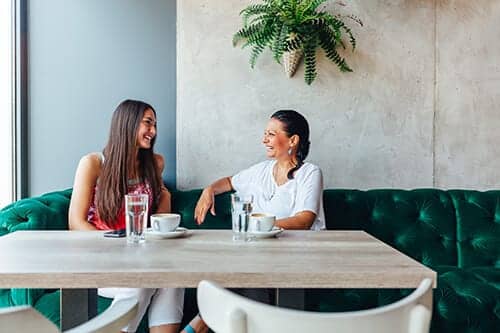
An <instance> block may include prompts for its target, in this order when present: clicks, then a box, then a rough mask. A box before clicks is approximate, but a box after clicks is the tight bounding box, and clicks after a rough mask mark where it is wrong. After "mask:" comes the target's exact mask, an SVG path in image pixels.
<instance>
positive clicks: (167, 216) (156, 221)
mask: <svg viewBox="0 0 500 333" xmlns="http://www.w3.org/2000/svg"><path fill="white" fill-rule="evenodd" d="M180 222H181V216H180V215H179V214H172V213H162V214H153V215H151V228H153V231H155V232H162V233H165V232H172V231H174V230H175V229H177V227H178V226H179V223H180Z"/></svg>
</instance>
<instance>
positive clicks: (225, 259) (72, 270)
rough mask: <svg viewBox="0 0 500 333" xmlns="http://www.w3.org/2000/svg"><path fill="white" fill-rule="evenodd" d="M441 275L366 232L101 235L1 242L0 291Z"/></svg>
mask: <svg viewBox="0 0 500 333" xmlns="http://www.w3.org/2000/svg"><path fill="white" fill-rule="evenodd" d="M426 277H427V278H431V279H433V281H434V284H435V283H436V273H435V272H434V271H432V270H431V269H429V268H427V267H425V266H423V265H422V264H420V263H418V262H417V261H415V260H413V259H411V258H409V257H407V256H406V255H404V254H402V253H400V252H398V251H397V250H395V249H393V248H391V247H390V246H388V245H386V244H384V243H382V242H381V241H379V240H377V239H376V238H374V237H372V236H370V235H369V234H367V233H365V232H363V231H319V232H314V231H288V230H286V231H284V232H283V233H282V234H281V235H280V236H279V237H278V238H270V239H259V240H257V241H254V242H234V241H233V240H232V234H231V231H230V230H192V231H190V234H189V236H187V237H184V238H177V239H165V240H157V239H151V238H148V239H147V240H146V242H145V243H144V244H138V245H128V244H127V243H126V240H125V238H119V239H114V238H105V237H103V233H102V232H84V231H82V232H80V231H18V232H14V233H11V234H8V235H5V236H3V237H0V288H26V287H30V288H101V287H151V288H159V287H196V286H197V284H198V282H199V281H200V280H203V279H209V280H213V281H216V282H218V283H219V284H221V285H222V286H225V287H248V288H257V287H260V288H415V287H416V286H418V284H419V283H420V281H421V280H422V279H423V278H426Z"/></svg>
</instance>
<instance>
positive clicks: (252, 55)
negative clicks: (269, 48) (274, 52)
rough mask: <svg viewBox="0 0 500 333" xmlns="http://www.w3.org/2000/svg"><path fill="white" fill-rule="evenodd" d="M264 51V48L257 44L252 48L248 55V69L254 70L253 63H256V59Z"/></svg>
mask: <svg viewBox="0 0 500 333" xmlns="http://www.w3.org/2000/svg"><path fill="white" fill-rule="evenodd" d="M262 51H264V46H263V45H261V44H257V45H255V46H254V47H253V49H252V52H251V53H250V67H251V68H254V67H255V63H256V62H257V58H258V57H259V55H260V54H261V53H262Z"/></svg>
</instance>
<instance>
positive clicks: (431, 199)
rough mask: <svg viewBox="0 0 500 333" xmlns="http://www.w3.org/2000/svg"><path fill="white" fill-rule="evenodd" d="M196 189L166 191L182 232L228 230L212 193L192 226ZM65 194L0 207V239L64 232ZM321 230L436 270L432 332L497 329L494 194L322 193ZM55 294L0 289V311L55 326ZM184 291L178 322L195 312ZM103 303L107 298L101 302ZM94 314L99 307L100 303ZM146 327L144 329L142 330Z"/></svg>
mask: <svg viewBox="0 0 500 333" xmlns="http://www.w3.org/2000/svg"><path fill="white" fill-rule="evenodd" d="M200 194H201V190H192V191H172V210H173V211H174V212H179V213H180V214H181V216H182V221H181V223H182V225H183V226H184V227H187V228H190V229H195V228H206V229H230V228H231V209H230V196H229V194H223V195H219V196H216V198H215V200H216V213H217V216H216V217H212V216H211V215H210V214H208V215H207V218H206V221H205V223H203V224H202V225H201V226H198V225H196V223H195V222H194V217H193V213H194V207H195V205H196V202H197V200H198V198H199V196H200ZM70 197H71V190H66V191H61V192H53V193H48V194H46V195H43V196H41V197H36V198H30V199H24V200H20V201H18V202H15V203H13V204H11V205H9V206H7V207H5V208H3V209H2V210H0V236H1V235H3V234H6V233H9V232H12V231H15V230H25V229H67V212H68V207H69V200H70ZM323 197H324V207H325V215H326V225H327V228H328V229H343V230H359V229H361V230H365V231H367V232H369V233H370V234H372V235H373V236H375V237H377V238H379V239H381V240H382V241H384V242H386V243H388V244H389V245H391V246H393V247H395V248H396V249H398V250H400V251H401V252H404V253H406V254H407V255H409V256H411V257H413V258H415V259H416V260H418V261H420V262H422V263H424V264H425V265H428V266H430V267H431V268H433V269H435V270H436V271H437V272H438V287H437V289H435V290H434V309H433V310H434V313H433V319H432V326H431V331H432V332H436V333H437V332H439V333H440V332H450V333H451V332H471V333H472V332H497V331H499V330H498V328H499V327H500V294H499V290H500V191H488V192H477V191H466V190H453V191H442V190H437V189H421V190H411V191H406V190H395V189H390V190H370V191H359V190H340V189H339V190H337V189H335V190H325V192H324V195H323ZM410 292H411V290H406V289H404V290H393V289H385V290H373V289H363V290H359V289H344V290H329V289H313V290H308V291H306V299H305V304H306V307H307V309H309V310H314V311H349V310H360V309H367V308H373V307H377V306H380V305H384V304H389V303H392V302H394V301H396V300H398V299H400V298H402V297H403V296H406V295H407V294H409V293H410ZM58 297H59V293H58V292H54V291H53V290H50V291H48V290H43V289H3V290H2V289H0V307H2V306H10V305H14V304H15V305H19V304H31V305H34V306H35V307H36V308H37V309H38V310H39V311H40V312H42V313H43V314H45V315H46V316H47V317H48V318H50V319H51V320H53V321H54V322H55V323H56V324H57V323H58V321H59V311H58V306H59V302H58ZM194 300H195V297H194V292H193V290H189V291H188V292H187V293H186V302H185V308H186V309H185V314H186V320H187V319H188V318H189V319H190V318H191V317H192V316H193V315H194V314H195V313H196V304H195V302H194ZM108 301H109V300H108ZM102 302H103V299H101V298H100V299H99V308H100V311H101V310H103V309H104V306H106V304H101V303H102ZM144 329H145V330H146V329H147V327H144Z"/></svg>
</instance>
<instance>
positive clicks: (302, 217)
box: [274, 211, 316, 230]
mask: <svg viewBox="0 0 500 333" xmlns="http://www.w3.org/2000/svg"><path fill="white" fill-rule="evenodd" d="M315 219H316V214H314V213H313V212H310V211H304V212H300V213H297V214H296V215H295V216H291V217H287V218H284V219H279V220H276V223H275V224H274V225H275V226H277V227H280V228H283V229H288V230H309V229H311V226H312V225H313V223H314V220H315Z"/></svg>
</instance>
